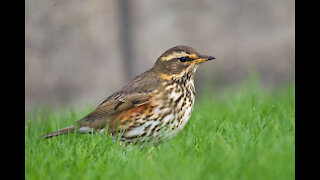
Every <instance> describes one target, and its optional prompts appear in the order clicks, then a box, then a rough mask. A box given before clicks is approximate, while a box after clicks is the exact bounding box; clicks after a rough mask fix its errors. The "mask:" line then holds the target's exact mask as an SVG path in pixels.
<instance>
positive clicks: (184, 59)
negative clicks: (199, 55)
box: [178, 57, 190, 62]
mask: <svg viewBox="0 0 320 180" xmlns="http://www.w3.org/2000/svg"><path fill="white" fill-rule="evenodd" d="M178 59H179V61H181V62H186V61H188V60H190V58H189V57H180V58H178Z"/></svg>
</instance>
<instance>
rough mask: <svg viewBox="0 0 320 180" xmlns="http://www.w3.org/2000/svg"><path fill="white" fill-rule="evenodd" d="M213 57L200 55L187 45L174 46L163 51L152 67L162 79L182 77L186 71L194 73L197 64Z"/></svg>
mask: <svg viewBox="0 0 320 180" xmlns="http://www.w3.org/2000/svg"><path fill="white" fill-rule="evenodd" d="M213 59H215V57H213V56H206V55H201V54H200V53H198V52H197V51H196V50H195V49H193V48H191V47H188V46H175V47H173V48H170V49H168V50H167V51H166V52H164V53H163V54H162V55H161V56H160V57H159V58H158V60H157V62H156V63H155V65H154V67H153V69H154V70H155V71H157V72H158V73H160V76H161V77H162V78H164V79H169V78H170V79H171V78H172V77H174V78H176V79H177V78H179V77H183V75H185V74H186V73H192V74H193V73H194V72H195V71H196V69H197V68H198V67H199V64H201V63H203V62H205V61H209V60H213Z"/></svg>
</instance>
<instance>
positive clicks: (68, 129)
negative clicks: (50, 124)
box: [39, 126, 75, 138]
mask: <svg viewBox="0 0 320 180" xmlns="http://www.w3.org/2000/svg"><path fill="white" fill-rule="evenodd" d="M74 129H75V128H74V126H69V127H66V128H62V129H59V130H57V131H53V132H50V133H47V134H45V135H43V136H40V137H39V138H51V137H53V136H59V135H62V134H68V133H72V132H74Z"/></svg>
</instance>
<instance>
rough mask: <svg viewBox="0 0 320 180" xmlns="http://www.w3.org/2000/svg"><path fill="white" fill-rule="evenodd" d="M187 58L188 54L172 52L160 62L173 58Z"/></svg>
mask: <svg viewBox="0 0 320 180" xmlns="http://www.w3.org/2000/svg"><path fill="white" fill-rule="evenodd" d="M185 56H188V54H187V53H186V52H184V51H181V52H174V53H172V54H169V55H168V56H165V57H162V58H161V60H162V61H168V60H171V59H174V58H180V57H185Z"/></svg>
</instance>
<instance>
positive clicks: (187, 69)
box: [44, 46, 215, 143]
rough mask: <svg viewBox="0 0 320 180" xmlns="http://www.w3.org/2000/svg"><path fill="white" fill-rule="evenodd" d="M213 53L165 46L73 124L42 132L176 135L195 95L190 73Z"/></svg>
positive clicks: (144, 137) (126, 137) (146, 137)
mask: <svg viewBox="0 0 320 180" xmlns="http://www.w3.org/2000/svg"><path fill="white" fill-rule="evenodd" d="M212 59H215V58H214V57H213V56H205V55H201V54H199V53H198V52H197V51H196V50H194V49H193V48H191V47H188V46H176V47H173V48H171V49H169V50H167V51H166V52H164V53H163V54H162V55H161V56H160V57H159V58H158V60H157V61H156V63H155V65H154V66H153V67H152V68H151V69H149V70H148V71H146V72H144V73H143V74H141V75H139V76H137V77H136V78H135V79H134V80H133V81H131V82H129V83H128V84H127V85H125V86H124V87H123V88H122V89H120V90H119V91H117V92H115V93H114V94H113V95H111V96H109V97H108V98H107V99H106V100H104V101H103V102H102V103H101V104H100V105H99V106H98V107H97V108H96V109H95V110H94V111H93V112H92V113H90V114H89V115H87V116H86V117H84V118H82V119H80V120H79V121H77V123H76V125H74V126H70V127H66V128H63V129H60V130H58V131H54V132H51V133H48V134H46V135H45V136H44V137H46V138H49V137H52V136H57V135H62V134H66V133H69V132H74V131H76V132H77V133H98V132H103V133H105V131H106V129H107V130H108V133H109V134H111V135H112V137H116V135H118V134H119V133H120V132H122V133H121V134H122V136H121V137H120V138H121V141H124V142H129V143H130V142H135V141H137V140H138V141H141V142H144V141H151V142H159V141H160V140H164V139H168V138H171V137H174V136H175V135H176V134H177V133H178V132H179V131H181V130H182V129H183V127H184V126H185V125H186V123H187V122H188V120H189V118H190V116H191V112H192V110H193V105H194V100H195V88H194V73H195V71H196V70H197V68H198V67H199V64H200V63H202V62H204V61H208V60H212Z"/></svg>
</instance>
